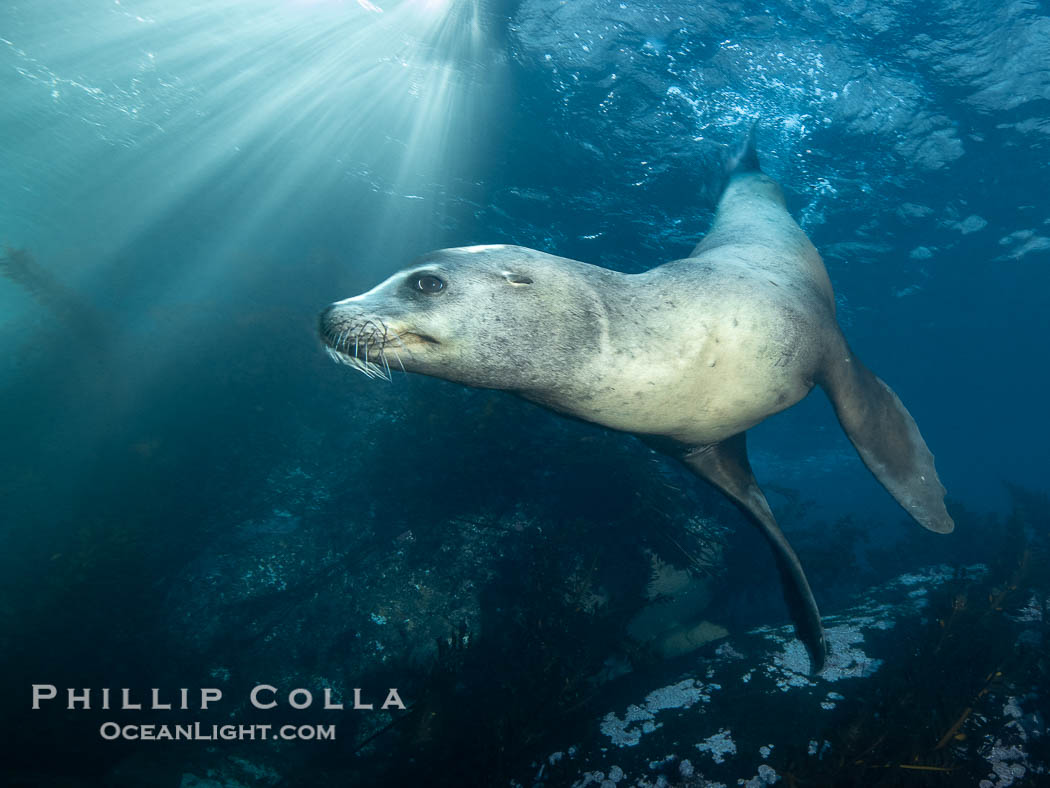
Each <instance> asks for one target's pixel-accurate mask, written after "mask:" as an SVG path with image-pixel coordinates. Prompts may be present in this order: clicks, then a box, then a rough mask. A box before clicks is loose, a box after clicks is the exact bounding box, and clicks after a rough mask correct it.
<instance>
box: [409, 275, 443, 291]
mask: <svg viewBox="0 0 1050 788" xmlns="http://www.w3.org/2000/svg"><path fill="white" fill-rule="evenodd" d="M414 284H415V288H416V289H417V290H421V291H423V292H424V293H428V294H433V293H440V292H441V291H442V290H444V289H445V282H444V281H443V280H441V279H439V278H438V277H436V276H434V275H433V274H424V275H423V276H419V277H416V281H415V283H414Z"/></svg>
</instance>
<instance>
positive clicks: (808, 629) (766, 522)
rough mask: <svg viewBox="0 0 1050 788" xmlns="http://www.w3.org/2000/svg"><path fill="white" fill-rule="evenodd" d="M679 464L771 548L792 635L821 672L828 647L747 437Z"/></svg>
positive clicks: (695, 454) (733, 439)
mask: <svg viewBox="0 0 1050 788" xmlns="http://www.w3.org/2000/svg"><path fill="white" fill-rule="evenodd" d="M683 461H684V462H685V464H686V465H688V466H689V467H690V468H691V469H692V470H693V472H694V473H696V474H697V475H698V476H700V477H702V478H704V479H706V480H707V481H709V482H710V483H711V484H713V485H714V486H715V487H717V488H718V489H719V490H721V491H722V492H724V493H725V494H726V495H728V496H729V497H730V498H731V499H732V500H733V502H734V503H735V504H736V505H737V506H739V507H740V508H741V509H742V510H743V511H744V513H745V514H747V515H748V516H749V517H750V518H751V519H752V520H753V521H754V522H755V524H757V525H758V527H759V528H761V529H762V533H763V534H764V535H765V537H766V540H767V541H768V542H769V544H770V546H771V547H772V548H773V555H774V557H775V558H776V561H777V568H778V569H779V570H780V579H781V582H782V583H783V587H784V598H785V599H786V601H787V603H788V608H789V610H790V611H791V618H792V620H793V621H794V623H795V632H796V634H797V635H798V637H799V639H800V640H801V641H802V642H803V643H804V644H805V646H806V650H807V651H808V652H809V662H810V669H811V670H812V672H813V673H819V672H820V671H821V670H822V669H823V668H824V659H825V657H826V656H827V646H826V643H825V640H824V628H823V626H821V623H820V611H819V610H817V602H816V600H815V599H814V598H813V592H812V591H811V590H810V588H809V581H808V580H806V574H805V572H803V571H802V564H801V563H799V560H798V556H797V555H795V551H794V550H792V549H791V545H790V544H788V540H787V538H786V537H785V536H784V533H783V532H782V531H781V530H780V526H779V525H777V521H776V520H775V519H774V518H773V512H772V511H770V508H769V503H768V502H767V501H766V496H765V495H764V494H763V493H762V490H761V488H759V486H758V482H756V481H755V477H754V474H752V472H751V463H749V462H748V459H747V441H746V433H743V432H741V433H739V434H737V435H734V436H733V437H731V438H728V439H726V440H724V441H722V442H721V443H718V444H715V445H713V446H705V447H703V448H700V449H696V450H694V451H692V452H690V453H689V454H687V455H686V456H685V457H684V458H683Z"/></svg>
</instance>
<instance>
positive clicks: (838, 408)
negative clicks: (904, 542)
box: [819, 338, 955, 534]
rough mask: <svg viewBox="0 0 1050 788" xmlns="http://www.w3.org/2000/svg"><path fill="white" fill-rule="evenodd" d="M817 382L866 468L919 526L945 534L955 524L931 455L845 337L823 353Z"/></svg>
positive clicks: (902, 409)
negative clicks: (834, 347) (945, 504)
mask: <svg viewBox="0 0 1050 788" xmlns="http://www.w3.org/2000/svg"><path fill="white" fill-rule="evenodd" d="M819 382H820V384H821V386H822V387H823V388H824V391H826V392H827V395H828V398H829V399H830V400H831V404H832V405H833V406H834V407H835V414H836V415H837V416H838V418H839V423H840V424H841V425H842V429H843V430H845V432H846V435H847V436H848V437H849V439H850V442H851V443H852V444H853V445H854V447H855V448H856V449H857V453H858V454H860V458H861V459H862V460H864V464H865V465H867V466H868V470H870V471H871V472H872V473H873V474H874V475H875V478H876V479H878V480H879V482H880V483H881V484H882V486H883V487H885V488H886V489H887V490H888V491H889V493H890V495H892V496H893V497H894V498H895V499H896V500H897V503H899V504H900V505H901V506H902V507H904V510H905V511H906V512H907V513H908V514H909V515H911V516H912V518H913V519H914V520H915V521H916V522H917V523H918V524H919V525H921V526H922V527H924V528H928V529H929V530H931V531H936V532H937V533H941V534H946V533H950V532H951V531H952V530H953V529H954V528H955V523H954V522H953V521H952V518H951V516H950V515H949V514H948V510H947V509H946V508H945V506H944V494H945V489H944V486H943V485H942V484H941V480H940V479H939V478H938V476H937V470H936V468H935V467H934V464H933V454H932V452H930V450H929V448H928V447H927V446H926V441H924V440H923V438H922V435H921V434H920V433H919V427H918V425H916V423H915V419H913V418H912V417H911V414H910V413H908V409H907V408H905V407H904V404H903V403H902V402H901V401H900V398H898V397H897V395H896V394H895V393H894V392H893V389H891V388H890V387H889V386H887V385H886V384H885V383H883V382H882V380H880V379H879V378H878V377H877V376H876V375H875V373H874V372H872V371H871V370H870V369H868V368H867V367H866V366H864V364H863V363H861V361H860V359H859V358H857V357H856V356H855V355H854V354H853V352H852V351H851V350H850V348H849V345H847V344H846V340H845V338H843V339H841V342H840V347H838V348H836V351H834V352H832V353H829V359H828V360H827V361H826V362H825V365H824V370H823V372H822V375H821V378H820V380H819Z"/></svg>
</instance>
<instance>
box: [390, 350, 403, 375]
mask: <svg viewBox="0 0 1050 788" xmlns="http://www.w3.org/2000/svg"><path fill="white" fill-rule="evenodd" d="M390 352H391V353H393V354H394V358H396V359H397V364H398V366H399V367H401V371H402V372H404V371H405V365H404V363H402V361H401V355H400V354H399V353H398V352H397V351H396V350H395V349H393V348H391V349H390Z"/></svg>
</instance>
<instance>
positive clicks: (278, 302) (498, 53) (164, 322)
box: [0, 0, 1050, 788]
mask: <svg viewBox="0 0 1050 788" xmlns="http://www.w3.org/2000/svg"><path fill="white" fill-rule="evenodd" d="M0 97H2V101H0V167H2V170H0V174H2V176H3V177H2V178H0V242H2V243H4V244H6V247H5V250H4V252H3V254H2V257H0V273H2V274H3V277H2V278H0V342H2V348H3V353H2V354H0V512H2V514H0V522H2V527H0V539H2V542H0V677H2V678H0V681H2V682H3V687H2V695H0V697H3V704H2V707H0V715H2V716H0V724H2V725H3V739H4V742H5V750H6V754H5V757H4V759H3V764H2V765H0V769H2V772H3V779H4V781H5V784H12V785H56V786H80V785H86V786H136V785H146V786H152V785H157V786H180V788H194V787H195V786H201V787H202V788H217V787H218V786H229V787H234V786H254V785H288V786H329V785H332V786H335V785H457V786H459V785H480V786H490V785H491V786H496V785H504V786H508V785H522V786H533V785H545V786H559V785H566V786H568V785H579V786H583V785H595V786H598V785H602V786H610V785H612V786H615V785H620V786H626V785H636V786H650V785H651V786H657V785H686V786H704V785H719V784H721V785H729V786H734V785H738V784H739V785H749V786H759V785H767V784H774V783H776V782H779V783H780V784H783V785H801V786H810V785H937V786H940V785H980V786H982V787H984V786H989V787H991V786H994V787H995V788H1005V786H1009V785H1025V784H1029V785H1039V784H1045V783H1043V782H1041V781H1043V780H1048V779H1050V777H1047V776H1046V771H1045V770H1046V769H1047V768H1050V752H1048V750H1050V748H1048V744H1050V740H1048V738H1047V734H1046V719H1047V715H1048V714H1050V710H1048V709H1047V698H1048V694H1047V692H1048V687H1047V678H1048V671H1050V653H1048V642H1050V641H1048V632H1047V628H1048V624H1047V618H1046V608H1047V604H1048V594H1050V576H1048V574H1047V569H1046V566H1047V558H1048V536H1050V534H1048V528H1050V502H1048V498H1047V495H1048V490H1050V488H1048V485H1047V480H1046V474H1047V470H1048V466H1050V455H1048V451H1047V444H1048V438H1050V428H1048V419H1047V397H1048V394H1047V391H1048V388H1050V376H1048V374H1047V371H1046V363H1047V357H1048V356H1047V341H1048V339H1050V317H1048V307H1050V303H1048V297H1047V293H1048V292H1050V273H1048V271H1050V189H1048V183H1050V163H1048V158H1050V4H1048V3H1046V2H1041V1H1038V0H1012V1H1006V2H990V1H989V0H983V1H978V0H932V2H929V1H926V2H919V0H887V1H886V2H874V1H871V2H869V1H868V0H841V1H840V0H814V1H811V2H803V1H802V0H797V1H796V0H783V2H763V3H752V2H718V3H697V2H694V1H692V0H689V1H688V2H687V1H685V0H682V1H681V2H655V1H653V0H643V1H641V2H639V1H638V0H622V2H621V1H620V0H568V1H567V2H558V1H557V0H493V1H492V2H485V1H484V0H481V1H480V2H474V0H448V2H442V1H441V0H419V1H418V2H413V1H412V0H401V1H400V2H396V1H395V0H387V1H386V2H384V0H376V2H375V3H374V4H373V3H371V2H367V0H359V1H358V2H353V1H351V0H347V1H345V2H340V0H222V1H219V0H213V1H212V2H204V1H203V0H188V1H187V2H179V3H164V2H160V0H119V1H118V2H114V1H113V0H75V1H74V0H33V2H28V1H25V2H24V1H22V0H5V2H4V3H3V4H2V6H0ZM756 120H757V121H758V127H757V144H758V150H759V155H760V157H761V160H762V162H763V167H764V169H765V170H766V171H767V172H768V173H769V174H770V175H772V176H773V177H774V178H776V179H777V180H778V181H779V182H780V183H781V184H782V185H783V187H784V190H785V194H786V197H787V201H788V206H789V208H790V210H791V211H792V214H793V215H794V216H795V217H796V218H797V219H798V221H799V222H800V224H801V225H802V227H803V228H804V229H805V230H806V232H807V233H808V234H809V235H810V237H811V238H812V239H813V241H814V243H815V244H816V246H817V247H818V249H820V251H821V253H822V254H823V256H824V260H825V263H826V265H827V268H828V271H829V274H830V276H831V279H832V282H833V284H834V286H835V289H836V294H837V300H838V310H839V311H838V314H839V319H840V322H841V323H842V325H843V328H844V330H845V332H846V335H847V337H848V338H849V340H850V343H851V345H852V346H853V348H854V349H855V350H856V352H857V353H858V355H859V356H860V357H861V358H863V359H864V360H865V362H866V363H867V364H868V365H869V366H870V367H871V368H872V369H873V370H875V371H876V372H877V374H879V375H880V376H881V377H882V378H883V379H885V380H886V381H887V382H888V383H889V384H890V385H891V386H892V387H893V388H894V389H895V390H896V392H897V393H898V394H899V395H900V397H901V399H902V400H903V401H904V403H905V404H906V405H907V407H908V408H909V410H910V411H911V413H912V414H913V415H914V416H915V418H916V421H917V422H918V424H919V425H920V427H921V428H922V431H923V434H924V436H925V438H926V441H927V442H928V444H929V445H930V447H931V449H932V450H933V451H934V453H935V454H936V456H937V465H938V468H939V471H940V474H941V477H942V480H943V481H944V484H945V486H946V487H947V489H948V500H949V509H950V511H951V512H952V514H953V516H954V517H955V520H956V524H957V528H956V530H955V532H954V533H953V534H951V535H950V536H938V535H935V534H931V533H927V532H924V531H922V530H921V529H920V528H918V527H917V526H916V525H915V524H914V523H912V522H910V521H908V520H907V518H906V517H905V515H904V513H903V512H902V511H901V510H900V509H899V508H898V507H897V506H896V504H895V503H894V502H893V501H892V499H891V498H890V497H889V495H888V494H887V493H886V492H885V491H884V490H883V489H882V488H881V487H880V486H879V485H878V484H877V483H876V482H875V481H874V479H873V478H872V477H871V476H870V474H869V473H868V472H867V470H866V469H865V468H864V467H863V465H862V464H861V462H860V461H859V459H858V458H857V456H856V454H855V452H854V451H853V449H852V447H851V446H850V445H849V443H848V441H847V440H846V438H845V436H844V435H843V434H842V432H841V430H840V429H839V427H838V425H837V423H836V421H835V419H834V415H833V413H832V411H831V409H830V407H829V406H828V404H827V401H826V399H825V397H824V396H823V394H821V393H814V394H813V395H812V396H811V397H810V398H808V399H807V400H805V401H804V402H802V403H800V404H799V405H798V406H796V407H795V408H793V409H791V410H790V411H788V412H785V413H783V414H779V415H778V416H776V417H774V418H772V419H770V420H769V421H768V422H767V423H765V424H763V425H761V426H760V427H758V428H756V429H754V430H753V431H752V434H751V436H750V440H749V443H750V447H751V456H752V462H753V465H754V467H755V472H756V475H757V477H758V479H759V482H760V483H762V485H763V486H764V488H765V489H766V491H767V494H768V496H769V499H770V503H771V505H772V507H773V509H774V512H775V513H776V514H777V516H778V518H779V520H780V522H781V524H782V526H783V527H784V530H785V531H786V532H787V534H788V536H789V538H790V539H791V541H792V543H793V544H794V545H795V548H796V550H797V551H798V553H799V555H800V557H801V560H802V562H803V564H804V566H805V567H806V569H807V572H808V575H809V578H810V582H811V584H812V586H813V588H814V591H815V594H816V597H817V601H818V603H819V604H820V606H821V610H822V612H823V613H824V615H825V617H826V624H827V625H828V627H829V633H830V636H831V642H832V647H833V659H832V662H831V668H832V670H830V671H829V672H828V674H827V675H826V676H824V677H820V678H810V677H807V676H806V671H805V664H804V662H803V663H802V664H801V666H800V665H799V663H798V662H797V660H796V659H795V656H797V648H796V645H797V644H795V643H794V642H793V641H792V639H791V635H790V630H789V628H787V613H786V608H785V607H784V604H783V602H782V600H781V596H780V588H779V583H778V580H777V576H776V570H775V567H774V565H773V562H772V559H771V557H770V556H769V555H768V554H767V553H768V551H767V549H766V547H765V545H764V544H763V542H762V541H761V538H760V537H759V536H758V535H757V533H753V532H752V531H753V529H752V528H751V526H749V525H748V524H747V523H746V522H745V521H744V520H743V518H742V517H741V516H740V515H739V514H738V513H737V512H736V510H735V509H734V508H733V507H732V506H731V505H729V503H728V502H726V501H725V500H724V499H723V498H722V497H721V496H719V495H718V494H716V493H715V492H713V491H712V490H710V489H708V488H706V487H704V486H703V485H702V484H700V483H699V482H698V481H696V480H695V479H693V478H692V477H690V476H688V475H686V474H685V473H684V472H683V471H682V470H681V469H679V468H678V467H676V466H675V465H674V464H673V463H671V462H670V461H669V460H666V459H664V458H662V457H661V456H659V455H657V454H654V453H652V452H651V451H650V450H649V449H647V448H646V447H644V446H643V445H642V444H640V443H639V442H637V441H636V440H635V439H633V438H630V437H628V436H625V435H620V434H614V433H610V432H606V431H604V430H601V429H598V428H596V427H592V426H589V425H585V424H581V423H577V422H572V421H567V420H564V419H560V418H559V417H557V416H555V415H553V414H550V413H548V412H546V411H543V410H541V409H539V408H537V407H534V406H531V405H528V404H526V403H524V402H522V401H519V400H516V399H514V398H513V397H511V396H510V395H507V394H503V393H500V392H491V391H482V390H469V389H466V388H462V387H459V386H456V385H453V384H449V383H445V382H442V381H438V380H434V379H427V378H422V377H408V376H403V375H395V376H394V378H393V381H392V382H391V383H386V382H383V381H371V380H368V379H366V378H365V377H364V376H360V375H357V374H354V373H353V372H352V371H351V370H349V369H347V368H346V367H341V366H338V365H335V364H332V363H331V362H330V360H329V359H328V358H327V356H326V355H325V354H324V352H323V350H322V348H321V346H320V343H319V340H318V339H317V333H316V324H317V315H318V313H319V312H320V310H321V309H322V308H323V307H324V306H326V305H327V304H328V303H330V302H331V301H334V300H337V299H341V298H345V297H348V296H351V295H354V294H357V293H360V292H362V291H364V290H366V289H368V288H370V287H372V286H373V285H374V284H376V283H377V282H379V281H381V280H382V279H384V278H386V277H387V276H389V275H390V274H391V273H393V272H395V271H396V270H398V269H400V268H403V267H405V266H407V265H408V264H409V262H410V261H411V260H412V259H413V258H414V257H416V256H417V255H419V254H422V253H424V252H427V251H430V250H432V249H435V248H440V247H444V246H461V245H468V244H477V243H511V244H520V245H524V246H530V247H534V248H538V249H542V250H544V251H547V252H551V253H554V254H558V255H562V256H565V257H571V258H575V259H579V260H583V261H586V262H590V263H595V264H599V265H602V266H606V267H609V268H614V269H618V270H622V271H629V272H637V271H642V270H645V269H647V268H650V267H652V266H654V265H658V264H660V263H662V262H666V261H668V260H672V259H675V258H678V257H681V256H684V255H687V254H688V253H689V251H690V250H691V248H692V246H693V245H694V244H695V243H696V242H697V240H698V239H699V238H701V237H702V235H703V233H704V232H705V230H706V228H707V226H708V224H709V222H710V219H711V216H712V211H713V208H714V205H715V202H716V200H717V197H718V194H719V189H720V188H721V184H722V181H723V173H724V167H725V161H726V158H727V155H728V152H729V151H730V150H731V149H732V148H733V147H734V146H735V145H737V144H738V143H739V141H740V140H741V139H742V138H743V137H744V136H745V135H746V133H747V129H748V128H749V126H750V125H751V124H752V122H754V121H756ZM835 654H837V655H838V656H837V657H835V656H834V655H835ZM39 683H46V684H54V685H56V686H57V687H58V688H59V691H60V698H61V697H62V695H61V693H62V692H63V691H64V688H66V687H75V688H83V687H92V688H101V687H112V688H123V687H128V688H132V689H133V690H134V691H135V692H137V693H142V694H143V695H145V694H146V693H148V691H149V689H150V688H153V687H158V688H162V689H163V690H164V691H165V692H174V691H176V690H177V688H180V687H188V688H200V687H220V688H221V689H222V690H223V692H224V700H223V702H222V704H219V705H218V706H217V707H215V708H213V709H212V710H208V711H203V712H202V711H200V710H199V709H198V710H196V711H188V712H178V711H174V712H163V711H161V712H149V711H144V712H141V713H137V712H132V711H121V712H117V711H111V712H103V711H100V710H98V709H94V710H91V711H82V710H73V711H67V710H66V709H65V708H63V704H62V703H61V702H55V703H52V704H51V705H48V706H45V708H43V709H40V710H37V711H33V710H31V708H30V703H31V689H30V688H31V686H32V685H33V684H39ZM260 683H266V684H272V685H275V686H277V687H278V688H280V689H281V691H282V693H283V695H286V694H287V692H288V691H290V690H292V689H295V688H298V687H303V688H308V689H310V690H311V691H312V692H313V693H315V695H317V696H320V693H321V692H322V691H323V690H324V689H325V688H328V689H330V690H332V691H333V692H334V693H335V694H336V696H337V697H340V698H343V699H344V700H348V699H350V698H352V690H353V688H354V687H359V688H363V691H364V692H365V694H366V695H369V696H370V699H371V700H373V701H374V702H375V703H376V705H377V706H378V704H379V703H381V702H382V699H383V697H385V694H386V690H387V688H388V687H397V688H398V689H399V692H400V694H401V696H402V698H403V699H404V701H405V703H406V705H407V707H408V708H407V709H406V710H404V711H400V710H389V711H381V710H378V709H377V710H374V711H371V712H364V711H361V712H357V711H349V710H348V711H343V712H339V711H324V710H322V709H320V708H319V707H318V706H317V705H316V704H315V706H314V707H313V708H311V709H309V710H303V711H296V710H293V709H291V708H290V707H288V706H287V705H285V704H283V703H282V706H281V707H280V708H279V709H277V710H274V711H270V712H261V711H254V710H252V709H251V707H250V706H248V704H247V693H248V690H249V689H250V688H251V687H253V686H255V685H256V684H260ZM376 696H378V697H376ZM368 699H369V698H366V700H368ZM107 720H117V721H119V722H122V723H127V722H137V723H158V724H159V723H171V724H175V723H180V722H182V723H185V722H193V721H200V722H202V723H206V724H207V725H211V724H213V723H224V722H229V721H234V722H267V723H278V724H283V723H295V724H300V723H334V724H336V725H337V728H338V736H337V738H336V740H335V741H334V742H318V741H292V742H273V741H266V742H260V741H254V742H252V741H234V742H187V741H179V742H128V741H114V742H109V741H103V740H102V739H101V738H100V736H99V726H100V725H101V724H102V723H103V722H105V721H107Z"/></svg>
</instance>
